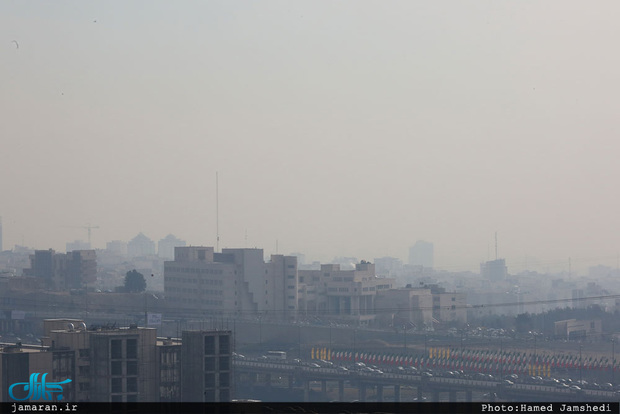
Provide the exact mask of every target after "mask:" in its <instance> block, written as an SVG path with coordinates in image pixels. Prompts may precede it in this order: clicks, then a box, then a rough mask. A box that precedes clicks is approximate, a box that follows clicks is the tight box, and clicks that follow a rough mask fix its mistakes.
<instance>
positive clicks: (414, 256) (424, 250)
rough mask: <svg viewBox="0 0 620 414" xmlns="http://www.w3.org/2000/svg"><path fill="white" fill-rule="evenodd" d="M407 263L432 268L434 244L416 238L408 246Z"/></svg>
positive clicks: (433, 263) (433, 264)
mask: <svg viewBox="0 0 620 414" xmlns="http://www.w3.org/2000/svg"><path fill="white" fill-rule="evenodd" d="M409 264H410V265H412V266H422V267H426V268H431V269H432V268H433V267H434V266H435V246H433V243H429V242H426V241H424V240H418V241H417V242H416V243H415V244H414V245H413V246H411V247H410V248H409Z"/></svg>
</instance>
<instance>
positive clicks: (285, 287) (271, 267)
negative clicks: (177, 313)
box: [164, 246, 298, 320]
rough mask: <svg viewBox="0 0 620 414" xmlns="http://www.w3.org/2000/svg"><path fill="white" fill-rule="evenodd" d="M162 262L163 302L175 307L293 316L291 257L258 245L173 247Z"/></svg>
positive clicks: (294, 292) (293, 269)
mask: <svg viewBox="0 0 620 414" xmlns="http://www.w3.org/2000/svg"><path fill="white" fill-rule="evenodd" d="M174 252H175V256H174V260H173V261H165V262H164V292H165V293H166V300H167V301H168V302H169V303H170V304H171V306H175V307H178V308H185V309H191V310H196V309H199V310H204V311H216V312H228V313H230V312H238V313H239V314H243V313H252V312H264V313H270V314H271V315H274V317H275V316H277V317H278V318H281V319H291V320H292V319H294V318H295V317H296V315H297V291H298V286H297V258H296V257H294V256H283V255H277V254H276V255H271V260H270V261H269V262H265V261H264V257H263V250H262V249H222V252H221V253H216V252H215V251H214V248H213V247H197V246H189V247H176V248H175V249H174Z"/></svg>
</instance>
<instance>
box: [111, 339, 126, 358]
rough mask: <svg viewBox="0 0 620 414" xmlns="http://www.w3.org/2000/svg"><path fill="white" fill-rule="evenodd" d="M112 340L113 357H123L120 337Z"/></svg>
mask: <svg viewBox="0 0 620 414" xmlns="http://www.w3.org/2000/svg"><path fill="white" fill-rule="evenodd" d="M110 342H111V346H110V347H111V353H112V359H121V358H122V357H123V348H122V343H123V341H121V340H120V339H113V340H112V341H110Z"/></svg>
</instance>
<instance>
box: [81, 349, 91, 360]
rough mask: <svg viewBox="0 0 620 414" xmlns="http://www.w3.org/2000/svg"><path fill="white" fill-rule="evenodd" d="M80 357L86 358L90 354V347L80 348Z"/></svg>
mask: <svg viewBox="0 0 620 414" xmlns="http://www.w3.org/2000/svg"><path fill="white" fill-rule="evenodd" d="M79 355H80V358H88V357H89V356H90V349H88V348H86V349H80V351H79Z"/></svg>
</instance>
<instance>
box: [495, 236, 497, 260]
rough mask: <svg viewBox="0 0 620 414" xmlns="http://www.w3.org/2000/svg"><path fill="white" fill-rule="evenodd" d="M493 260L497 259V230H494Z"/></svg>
mask: <svg viewBox="0 0 620 414" xmlns="http://www.w3.org/2000/svg"><path fill="white" fill-rule="evenodd" d="M495 260H497V232H495Z"/></svg>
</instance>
